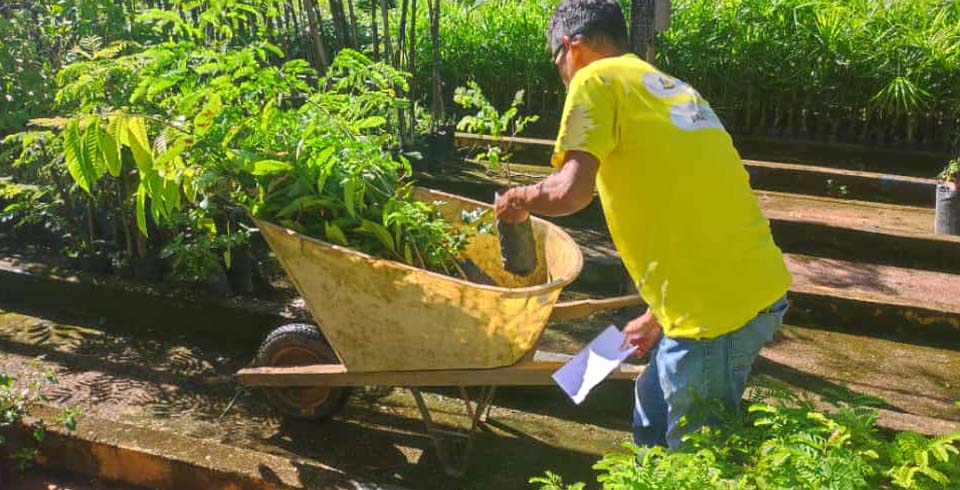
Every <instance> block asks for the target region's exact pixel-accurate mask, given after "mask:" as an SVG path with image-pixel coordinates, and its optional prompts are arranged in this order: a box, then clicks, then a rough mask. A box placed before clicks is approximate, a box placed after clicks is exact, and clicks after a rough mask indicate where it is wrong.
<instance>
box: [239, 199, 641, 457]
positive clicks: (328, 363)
mask: <svg viewBox="0 0 960 490" xmlns="http://www.w3.org/2000/svg"><path fill="white" fill-rule="evenodd" d="M416 197H417V198H418V199H420V200H423V201H428V202H441V203H442V204H441V205H440V207H439V209H440V212H441V213H442V214H443V215H444V217H445V218H446V219H447V220H449V221H450V222H452V223H462V220H461V216H462V212H463V211H472V210H475V209H477V208H481V207H489V205H488V204H484V203H480V202H477V201H472V200H469V199H465V198H462V197H459V196H455V195H451V194H446V193H442V192H437V191H432V190H426V189H418V190H417V191H416ZM257 225H258V226H259V228H260V232H261V233H262V234H263V236H264V238H265V239H266V241H267V243H268V244H269V245H270V248H271V249H272V250H273V252H274V254H275V255H276V257H277V259H278V260H279V261H280V264H281V265H282V266H283V269H284V270H285V271H286V273H287V274H288V276H289V277H290V279H291V280H292V281H293V283H294V285H295V286H296V288H297V290H298V291H299V292H300V294H301V295H302V296H303V299H304V300H305V301H306V304H307V307H308V308H309V310H310V312H311V314H312V315H313V318H314V320H316V321H317V323H318V326H319V328H318V327H317V326H314V325H309V324H290V325H285V326H282V327H280V328H278V329H276V330H274V331H273V332H272V333H271V334H270V335H269V336H268V337H267V339H266V340H265V341H264V342H263V344H262V345H261V347H260V350H259V352H258V354H257V357H256V360H255V361H254V366H253V367H250V368H246V369H242V370H240V371H239V372H238V373H237V376H236V377H237V380H238V382H239V383H240V384H242V385H246V386H251V387H258V388H261V389H262V390H263V392H264V393H265V395H266V398H267V400H268V402H269V403H270V404H271V405H272V406H273V407H274V408H276V409H277V410H278V411H279V412H280V413H281V414H282V415H284V416H286V417H291V418H298V419H324V418H327V417H330V416H332V415H333V414H335V413H336V412H337V411H338V410H339V409H340V408H341V407H342V406H343V403H344V402H345V401H346V398H347V396H348V395H349V389H350V388H351V387H358V386H382V387H406V388H409V389H410V390H411V392H412V394H413V397H414V399H415V400H416V403H417V406H418V408H419V410H420V413H421V416H422V417H423V420H424V423H425V425H426V431H427V434H428V435H429V436H430V437H431V439H433V441H434V444H435V446H436V449H437V455H438V457H439V459H440V461H441V463H442V464H443V466H444V470H445V471H446V472H447V474H449V475H451V476H460V475H462V474H463V472H464V471H465V469H466V463H467V461H468V459H469V454H470V451H471V448H472V445H473V436H474V435H475V433H476V430H477V428H478V427H479V426H480V425H482V424H483V423H484V422H485V421H486V415H487V412H488V410H489V408H490V404H491V403H492V401H493V396H494V394H495V390H496V387H497V386H541V385H551V384H553V379H552V378H551V375H552V374H553V372H554V371H556V370H557V369H558V368H559V367H560V366H562V365H563V363H564V362H565V361H566V360H567V359H568V358H569V356H563V355H557V354H549V353H543V352H538V351H537V350H536V348H535V347H536V345H537V342H538V340H539V338H540V335H541V334H542V333H543V330H544V328H545V326H546V325H547V322H548V321H549V320H551V319H553V320H565V319H574V318H582V317H586V316H589V315H591V314H593V313H595V312H597V311H600V310H604V309H610V308H619V307H624V306H631V305H637V304H640V300H639V298H638V297H636V296H626V297H621V298H612V299H605V300H582V301H574V302H568V303H559V304H557V300H558V298H559V297H560V292H561V290H562V289H563V287H565V286H566V285H568V284H570V283H571V282H572V281H573V280H574V279H575V278H576V277H577V275H578V274H579V273H580V270H581V268H582V266H583V257H582V255H581V253H580V249H579V247H578V246H577V244H576V243H575V242H574V241H573V240H572V239H571V238H570V237H569V236H568V235H567V234H566V233H565V232H564V231H563V230H561V229H560V228H559V227H557V226H555V225H553V224H551V223H549V222H547V221H544V220H540V219H536V218H534V219H533V230H534V236H535V239H536V244H537V254H538V264H539V265H538V268H537V269H536V270H535V271H534V272H533V273H532V274H530V275H528V276H517V275H514V274H511V273H509V272H507V271H505V270H504V269H503V266H502V264H501V259H500V253H499V251H500V249H499V244H498V241H497V237H496V236H493V235H491V234H480V235H477V236H476V237H474V238H473V239H472V240H471V242H470V244H469V245H468V247H467V249H466V250H465V252H464V255H465V258H466V259H469V260H470V261H472V263H473V264H474V265H475V266H476V267H478V268H479V269H480V270H481V271H482V272H483V273H484V274H486V276H488V277H489V278H492V279H493V281H494V282H495V283H496V284H497V286H490V285H484V284H477V283H473V282H469V281H465V280H462V279H458V278H454V277H449V276H445V275H442V274H437V273H433V272H429V271H426V270H423V269H419V268H416V267H411V266H408V265H405V264H402V263H399V262H394V261H389V260H384V259H379V258H375V257H371V256H369V255H366V254H363V253H360V252H357V251H355V250H351V249H348V248H344V247H340V246H337V245H333V244H330V243H326V242H323V241H320V240H317V239H314V238H310V237H307V236H304V235H302V234H299V233H297V232H295V231H292V230H289V229H286V228H283V227H280V226H277V225H274V224H271V223H266V222H262V221H257ZM638 372H639V370H638V368H637V367H635V366H627V365H624V366H622V367H621V368H620V369H619V370H617V371H615V372H614V375H613V376H614V377H618V378H634V377H636V376H637V374H638ZM426 386H432V387H443V386H446V387H459V388H460V394H461V397H462V398H463V400H464V403H465V405H466V412H467V415H468V416H469V417H470V419H471V425H470V429H469V430H467V431H465V432H463V431H447V430H443V429H441V428H439V427H438V426H437V425H436V424H435V423H434V422H433V419H432V417H431V415H430V410H429V408H428V407H427V405H426V403H425V402H424V400H423V396H422V394H421V392H420V388H421V387H426ZM467 387H479V388H480V394H479V396H478V397H475V398H474V400H473V401H471V399H470V397H469V396H468V392H467V389H466V388H467ZM456 442H459V444H455V443H456Z"/></svg>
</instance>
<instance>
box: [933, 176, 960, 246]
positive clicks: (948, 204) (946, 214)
mask: <svg viewBox="0 0 960 490" xmlns="http://www.w3.org/2000/svg"><path fill="white" fill-rule="evenodd" d="M935 232H936V233H937V234H939V235H960V190H957V189H955V188H951V187H950V186H948V185H946V184H940V185H938V186H937V224H936V227H935Z"/></svg>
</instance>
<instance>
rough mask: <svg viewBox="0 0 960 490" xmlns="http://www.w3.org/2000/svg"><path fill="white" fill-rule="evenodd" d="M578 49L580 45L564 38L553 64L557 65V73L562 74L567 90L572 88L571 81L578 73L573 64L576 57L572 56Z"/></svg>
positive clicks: (555, 54)
mask: <svg viewBox="0 0 960 490" xmlns="http://www.w3.org/2000/svg"><path fill="white" fill-rule="evenodd" d="M578 47H579V43H576V45H574V42H573V41H571V40H570V38H569V37H568V36H563V43H562V44H561V45H560V48H559V49H557V52H556V53H554V56H553V64H555V65H557V71H559V72H560V80H563V85H564V86H565V87H567V88H569V87H570V79H572V78H573V74H574V73H576V67H575V66H574V63H573V59H574V57H573V56H571V54H573V53H571V51H573V50H575V49H576V48H578Z"/></svg>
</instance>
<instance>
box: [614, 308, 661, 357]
mask: <svg viewBox="0 0 960 490" xmlns="http://www.w3.org/2000/svg"><path fill="white" fill-rule="evenodd" d="M662 331H663V327H661V326H660V323H659V322H658V321H657V318H656V317H655V316H653V312H652V311H651V310H650V309H647V312H646V313H644V314H643V315H641V316H640V317H639V318H636V319H634V320H631V321H630V323H627V325H626V326H625V327H623V335H624V337H626V338H625V339H624V341H623V345H622V346H621V347H620V348H621V349H626V348H627V346H630V345H635V346H637V350H635V351H634V352H633V355H634V356H635V357H640V356H642V355H644V354H645V353H646V352H647V351H648V350H650V349H651V348H652V347H653V344H655V343H656V342H657V339H659V338H660V333H661V332H662Z"/></svg>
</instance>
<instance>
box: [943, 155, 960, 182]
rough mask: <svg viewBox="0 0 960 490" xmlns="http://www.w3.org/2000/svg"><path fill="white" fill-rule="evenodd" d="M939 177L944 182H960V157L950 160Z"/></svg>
mask: <svg viewBox="0 0 960 490" xmlns="http://www.w3.org/2000/svg"><path fill="white" fill-rule="evenodd" d="M937 178H938V179H940V180H941V181H943V182H953V183H955V184H960V158H954V159H953V160H950V162H949V163H947V166H946V167H944V169H943V171H942V172H940V175H938V176H937Z"/></svg>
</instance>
